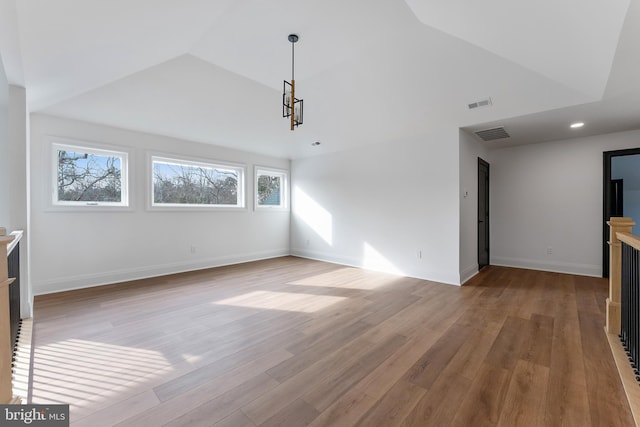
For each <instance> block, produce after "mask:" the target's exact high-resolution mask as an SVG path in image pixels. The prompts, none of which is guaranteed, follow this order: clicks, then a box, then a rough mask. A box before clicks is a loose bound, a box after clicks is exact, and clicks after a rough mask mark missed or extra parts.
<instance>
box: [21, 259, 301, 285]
mask: <svg viewBox="0 0 640 427" xmlns="http://www.w3.org/2000/svg"><path fill="white" fill-rule="evenodd" d="M288 255H289V250H288V249H279V250H273V251H263V252H253V253H248V254H242V255H240V254H238V255H230V256H224V257H217V258H210V259H203V260H199V261H188V262H174V263H169V264H159V265H150V266H146V267H140V268H129V269H122V270H117V271H110V272H103V273H96V274H80V275H76V276H69V277H63V278H57V279H50V280H43V281H39V282H36V281H34V283H33V288H34V289H38V291H37V292H34V295H46V294H51V293H56V292H64V291H71V290H76V289H85V288H92V287H95V286H102V285H111V284H115V283H121V282H128V281H131V280H141V279H148V278H151V277H158V276H166V275H169V274H177V273H184V272H189V271H197V270H205V269H208V268H214V267H223V266H225V265H234V264H242V263H246V262H252V261H260V260H263V259H270V258H278V257H283V256H288Z"/></svg>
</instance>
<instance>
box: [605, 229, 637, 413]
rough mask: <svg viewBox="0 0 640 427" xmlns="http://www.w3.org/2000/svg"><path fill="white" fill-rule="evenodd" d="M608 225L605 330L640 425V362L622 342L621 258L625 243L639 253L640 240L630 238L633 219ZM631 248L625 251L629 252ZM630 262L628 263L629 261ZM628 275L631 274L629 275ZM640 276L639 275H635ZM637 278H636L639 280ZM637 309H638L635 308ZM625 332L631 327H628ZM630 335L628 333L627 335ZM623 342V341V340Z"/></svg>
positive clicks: (627, 295)
mask: <svg viewBox="0 0 640 427" xmlns="http://www.w3.org/2000/svg"><path fill="white" fill-rule="evenodd" d="M607 224H608V225H609V227H610V234H609V247H610V255H609V262H610V270H609V298H607V303H606V309H607V310H606V326H605V331H606V332H607V338H608V340H609V346H610V347H611V352H612V353H613V356H614V360H615V362H616V367H617V368H618V373H619V374H620V380H621V381H622V385H623V387H624V391H625V393H626V395H627V400H628V402H629V407H630V408H631V412H632V414H633V417H634V419H635V421H636V425H640V387H638V380H637V377H638V375H637V374H636V372H637V367H636V366H633V367H632V364H631V363H630V362H633V363H634V364H635V363H637V362H638V361H637V360H636V361H632V360H631V359H630V357H629V353H628V352H627V349H625V347H623V343H622V342H621V340H620V338H621V337H622V336H621V335H620V334H621V332H622V329H623V328H622V312H623V309H622V307H623V301H622V297H623V292H622V277H623V271H622V266H623V262H622V258H623V247H622V244H623V242H624V243H625V245H628V246H629V247H630V248H635V249H637V250H639V251H640V237H638V236H634V235H633V234H631V230H632V228H633V226H634V225H635V222H634V221H633V220H632V219H631V218H626V217H614V218H611V220H610V221H609V222H607ZM629 247H627V248H626V249H627V250H628V249H629ZM627 261H628V260H627ZM625 274H630V272H626V273H625ZM632 274H636V275H637V274H638V272H635V273H632ZM626 277H627V279H626V280H627V281H626V282H625V283H626V285H625V286H626V288H625V289H626V291H625V295H626V297H625V298H628V297H629V294H628V293H629V289H630V288H629V283H630V282H629V276H626ZM636 277H637V276H636ZM630 301H632V300H626V302H625V304H626V305H625V307H626V310H627V316H628V317H626V319H627V320H626V321H627V323H628V322H629V318H630V317H629V312H628V310H629V304H630ZM636 308H637V307H636ZM625 325H626V326H625V328H628V327H629V325H628V324H626V323H625ZM626 332H628V331H626ZM623 340H624V338H623Z"/></svg>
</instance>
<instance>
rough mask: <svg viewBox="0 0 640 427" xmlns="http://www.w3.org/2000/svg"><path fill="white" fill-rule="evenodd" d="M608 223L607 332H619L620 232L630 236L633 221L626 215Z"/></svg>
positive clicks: (615, 333)
mask: <svg viewBox="0 0 640 427" xmlns="http://www.w3.org/2000/svg"><path fill="white" fill-rule="evenodd" d="M607 224H608V225H609V229H610V232H609V247H610V250H609V265H610V269H609V298H607V333H609V334H614V335H619V334H620V320H621V308H620V307H621V306H620V302H621V295H622V292H621V282H622V242H621V240H620V238H619V235H620V234H621V233H624V234H628V235H630V236H632V234H631V229H632V228H633V226H634V225H636V223H635V222H633V220H632V219H631V218H627V217H614V218H611V220H610V221H608V222H607Z"/></svg>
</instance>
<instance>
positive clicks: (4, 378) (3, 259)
mask: <svg viewBox="0 0 640 427" xmlns="http://www.w3.org/2000/svg"><path fill="white" fill-rule="evenodd" d="M13 239H14V236H7V230H6V229H4V228H1V227H0V404H2V405H4V404H9V403H13V399H12V398H13V387H12V385H11V357H12V353H13V351H12V343H11V330H10V326H9V324H10V319H9V285H10V284H11V283H13V280H14V279H9V273H8V270H7V245H8V244H9V243H11V242H12V241H13Z"/></svg>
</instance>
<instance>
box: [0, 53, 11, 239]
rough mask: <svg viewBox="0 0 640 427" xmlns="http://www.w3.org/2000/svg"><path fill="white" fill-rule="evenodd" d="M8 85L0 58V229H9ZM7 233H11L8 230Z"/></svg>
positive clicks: (0, 57)
mask: <svg viewBox="0 0 640 427" xmlns="http://www.w3.org/2000/svg"><path fill="white" fill-rule="evenodd" d="M8 120H9V83H7V76H6V74H5V72H4V65H3V63H2V56H0V227H5V228H9V221H10V219H9V216H10V215H9V180H10V176H9V170H8V169H7V164H8V161H7V160H8V155H9V153H8V150H9V131H8V127H7V126H8ZM8 231H11V229H10V228H9V230H8Z"/></svg>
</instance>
